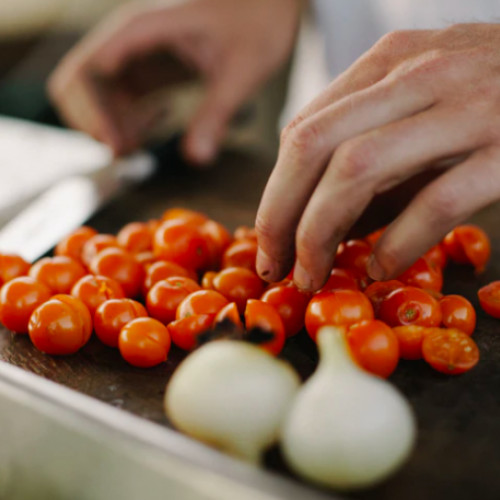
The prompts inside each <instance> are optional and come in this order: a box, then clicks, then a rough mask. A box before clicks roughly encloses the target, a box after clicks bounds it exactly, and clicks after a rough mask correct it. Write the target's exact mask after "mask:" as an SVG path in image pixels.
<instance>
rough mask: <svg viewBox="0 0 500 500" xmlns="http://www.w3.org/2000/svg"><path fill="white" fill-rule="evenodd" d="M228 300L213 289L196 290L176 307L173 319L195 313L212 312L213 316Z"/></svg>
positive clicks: (194, 314)
mask: <svg viewBox="0 0 500 500" xmlns="http://www.w3.org/2000/svg"><path fill="white" fill-rule="evenodd" d="M228 303H229V301H228V300H227V299H226V297H224V295H222V294H221V293H219V292H216V291H215V290H198V291H196V292H193V293H190V294H189V295H188V296H187V297H186V298H185V299H184V300H183V301H182V302H181V303H180V304H179V306H178V307H177V312H176V313H175V319H183V318H188V317H190V316H196V315H197V314H213V315H214V316H215V315H216V314H217V313H218V312H219V311H220V310H221V309H222V308H223V307H224V306H225V305H226V304H228Z"/></svg>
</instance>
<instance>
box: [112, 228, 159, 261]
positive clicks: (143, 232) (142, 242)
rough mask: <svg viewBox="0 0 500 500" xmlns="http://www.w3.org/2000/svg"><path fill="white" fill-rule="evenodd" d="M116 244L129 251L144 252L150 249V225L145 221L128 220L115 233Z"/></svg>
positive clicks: (151, 236) (151, 237)
mask: <svg viewBox="0 0 500 500" xmlns="http://www.w3.org/2000/svg"><path fill="white" fill-rule="evenodd" d="M116 239H117V241H118V245H120V246H121V247H122V248H123V249H124V250H127V252H130V253H139V252H146V251H147V250H151V249H152V246H153V244H152V239H153V235H152V234H151V230H150V227H149V225H148V224H147V223H145V222H130V223H129V224H127V225H125V226H123V227H122V228H121V229H120V231H119V233H118V234H117V235H116Z"/></svg>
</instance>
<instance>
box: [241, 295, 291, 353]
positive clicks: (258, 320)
mask: <svg viewBox="0 0 500 500" xmlns="http://www.w3.org/2000/svg"><path fill="white" fill-rule="evenodd" d="M245 326H246V329H247V330H252V329H253V328H260V329H261V330H264V331H266V332H270V333H272V334H273V338H272V339H271V340H269V341H267V342H263V343H262V344H259V347H261V348H262V349H264V350H266V351H268V352H270V353H271V354H274V355H275V356H277V355H278V354H279V353H280V352H281V350H282V349H283V346H284V345H285V327H284V326H283V321H282V319H281V316H280V315H279V314H278V311H276V309H275V308H274V307H273V306H272V305H271V304H266V303H265V302H262V301H261V300H257V299H250V300H249V301H248V302H247V306H246V309H245Z"/></svg>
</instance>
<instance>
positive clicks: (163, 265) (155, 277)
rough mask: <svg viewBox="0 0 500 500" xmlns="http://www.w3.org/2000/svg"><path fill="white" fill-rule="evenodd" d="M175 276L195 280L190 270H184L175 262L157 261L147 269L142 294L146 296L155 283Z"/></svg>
mask: <svg viewBox="0 0 500 500" xmlns="http://www.w3.org/2000/svg"><path fill="white" fill-rule="evenodd" d="M177 276H184V277H186V278H191V279H192V280H196V278H197V276H196V273H195V272H194V271H192V270H191V269H186V268H185V267H182V266H180V265H179V264H176V263H175V262H169V261H168V260H159V261H158V262H155V263H154V264H151V265H150V266H149V267H148V269H147V271H146V277H145V278H144V284H143V287H142V292H143V294H144V295H145V296H146V295H147V293H148V291H149V290H150V289H151V287H152V286H153V285H154V284H155V283H158V281H161V280H164V279H166V278H175V277H177Z"/></svg>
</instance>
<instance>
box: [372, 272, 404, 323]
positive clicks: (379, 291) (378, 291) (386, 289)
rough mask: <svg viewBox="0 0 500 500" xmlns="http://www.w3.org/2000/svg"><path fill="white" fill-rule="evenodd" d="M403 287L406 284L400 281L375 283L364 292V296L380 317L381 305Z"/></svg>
mask: <svg viewBox="0 0 500 500" xmlns="http://www.w3.org/2000/svg"><path fill="white" fill-rule="evenodd" d="M403 287H404V284H403V283H401V281H398V280H389V281H375V282H374V283H372V284H371V285H370V286H368V288H367V289H366V290H365V291H364V294H365V295H366V296H367V297H368V300H369V301H370V302H371V303H372V306H373V310H374V311H375V316H378V313H379V310H380V305H381V304H382V302H383V301H384V300H385V299H386V297H387V296H388V295H389V294H390V293H391V292H393V291H394V290H397V289H398V288H403Z"/></svg>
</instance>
